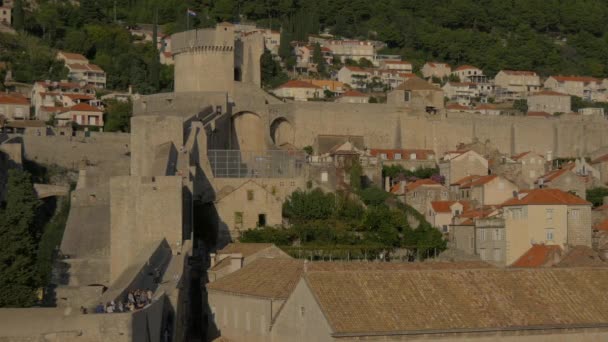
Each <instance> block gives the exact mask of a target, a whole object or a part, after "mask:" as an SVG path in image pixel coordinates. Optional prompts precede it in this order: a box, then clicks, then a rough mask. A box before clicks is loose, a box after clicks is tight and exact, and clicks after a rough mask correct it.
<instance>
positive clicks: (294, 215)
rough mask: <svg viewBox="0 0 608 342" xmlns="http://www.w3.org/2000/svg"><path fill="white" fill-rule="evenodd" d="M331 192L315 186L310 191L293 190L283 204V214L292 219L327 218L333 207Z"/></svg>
mask: <svg viewBox="0 0 608 342" xmlns="http://www.w3.org/2000/svg"><path fill="white" fill-rule="evenodd" d="M335 205H336V203H335V198H334V195H333V194H332V193H327V194H326V193H323V190H321V189H319V188H316V189H314V190H312V191H310V192H304V191H301V190H296V191H294V192H293V193H292V194H291V195H290V196H289V198H288V199H287V201H285V203H284V204H283V216H285V217H287V218H289V219H292V220H296V221H298V220H322V219H327V218H329V217H330V216H331V215H332V214H333V212H334V209H335Z"/></svg>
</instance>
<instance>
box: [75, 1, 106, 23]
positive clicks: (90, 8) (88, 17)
mask: <svg viewBox="0 0 608 342" xmlns="http://www.w3.org/2000/svg"><path fill="white" fill-rule="evenodd" d="M80 13H81V16H82V18H83V20H84V22H86V23H89V24H91V23H95V22H99V21H101V20H102V18H103V17H102V12H101V7H100V6H99V2H98V0H80Z"/></svg>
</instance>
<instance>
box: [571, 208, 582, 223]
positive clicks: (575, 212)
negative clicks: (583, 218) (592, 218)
mask: <svg viewBox="0 0 608 342" xmlns="http://www.w3.org/2000/svg"><path fill="white" fill-rule="evenodd" d="M580 213H581V211H580V210H579V209H572V210H570V217H572V219H573V220H575V221H578V220H579V217H580Z"/></svg>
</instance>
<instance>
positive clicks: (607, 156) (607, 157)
mask: <svg viewBox="0 0 608 342" xmlns="http://www.w3.org/2000/svg"><path fill="white" fill-rule="evenodd" d="M607 161H608V154H604V155H603V156H601V157H597V158H595V159H594V160H593V161H592V162H591V164H597V163H603V162H607Z"/></svg>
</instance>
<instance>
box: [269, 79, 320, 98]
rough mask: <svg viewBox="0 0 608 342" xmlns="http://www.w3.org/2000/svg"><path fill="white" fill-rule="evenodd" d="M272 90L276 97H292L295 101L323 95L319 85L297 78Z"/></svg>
mask: <svg viewBox="0 0 608 342" xmlns="http://www.w3.org/2000/svg"><path fill="white" fill-rule="evenodd" d="M272 92H273V93H274V94H275V95H276V96H278V97H283V98H292V99H294V100H296V101H308V100H309V99H322V98H324V97H325V93H324V92H323V89H322V88H321V87H318V86H316V85H314V84H311V83H308V82H305V81H299V80H291V81H287V82H286V83H283V84H281V85H280V86H278V87H277V88H275V89H274V90H273V91H272Z"/></svg>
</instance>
